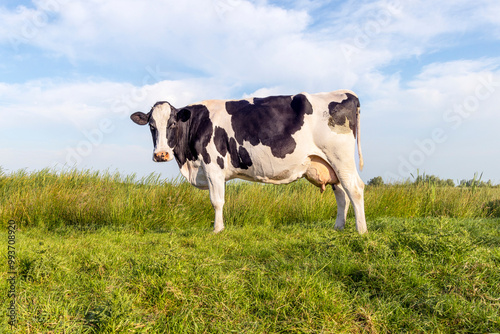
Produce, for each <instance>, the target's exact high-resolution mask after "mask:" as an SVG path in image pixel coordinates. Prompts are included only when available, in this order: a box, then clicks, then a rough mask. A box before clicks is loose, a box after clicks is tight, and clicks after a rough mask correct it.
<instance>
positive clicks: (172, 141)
mask: <svg viewBox="0 0 500 334" xmlns="http://www.w3.org/2000/svg"><path fill="white" fill-rule="evenodd" d="M188 112H189V113H188ZM187 114H189V118H188V119H186V115H187ZM184 119H185V121H184V122H183V121H182V120H184ZM168 123H169V131H167V133H168V138H167V139H168V145H169V146H170V147H172V148H173V149H174V156H175V159H176V160H177V163H178V164H179V166H182V165H184V164H185V163H186V161H187V160H189V161H195V160H198V156H199V155H201V156H202V158H203V161H204V162H205V163H206V164H209V163H210V162H211V161H212V159H211V158H210V155H209V154H208V152H207V145H208V143H209V142H210V139H211V138H212V133H213V125H212V121H211V120H210V117H209V112H208V109H207V107H206V106H204V105H199V104H197V105H192V106H188V107H185V108H182V110H180V111H178V110H175V109H173V111H172V114H171V115H170V119H169V122H168ZM170 127H171V128H170Z"/></svg>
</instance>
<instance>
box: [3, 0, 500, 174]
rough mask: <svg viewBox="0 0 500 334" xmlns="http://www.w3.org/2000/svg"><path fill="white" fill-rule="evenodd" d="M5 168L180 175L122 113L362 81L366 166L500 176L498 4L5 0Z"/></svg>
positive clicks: (374, 170) (373, 170)
mask: <svg viewBox="0 0 500 334" xmlns="http://www.w3.org/2000/svg"><path fill="white" fill-rule="evenodd" d="M0 22H2V23H1V24H0V166H2V168H3V169H4V170H7V171H15V170H18V169H21V168H27V169H28V170H38V169H42V168H45V167H50V168H63V167H64V166H66V167H68V166H69V167H77V168H91V169H94V170H105V169H109V170H111V171H114V170H118V171H120V172H122V173H126V174H129V173H137V175H139V176H143V175H148V174H149V173H151V172H160V173H161V174H162V175H163V176H165V177H175V176H176V175H178V168H177V165H176V164H175V163H174V162H172V163H166V164H157V163H153V162H152V160H151V153H152V143H151V139H150V138H151V137H150V134H149V133H148V130H147V128H140V127H138V126H136V125H135V124H133V123H132V122H131V121H130V120H129V118H128V116H129V115H130V114H131V113H133V112H135V111H137V110H142V111H147V110H149V109H150V107H151V106H152V105H153V104H154V103H155V102H156V101H158V100H168V101H169V102H171V103H172V104H173V105H175V106H178V107H179V106H182V105H186V104H190V103H194V102H197V101H200V100H203V99H212V98H241V97H246V96H249V95H256V96H267V95H272V94H295V93H299V92H303V91H306V92H310V93H314V92H321V91H331V90H336V89H341V88H348V89H352V90H354V91H355V92H356V93H357V94H358V95H359V97H360V100H361V107H362V109H361V110H362V118H361V122H362V123H361V127H362V130H361V131H362V133H361V144H362V148H363V154H364V159H365V169H364V171H363V172H362V173H361V177H362V179H363V180H365V182H366V181H368V180H369V179H370V178H372V177H375V176H383V177H384V179H386V180H398V179H405V178H408V177H410V173H413V174H414V175H415V173H416V172H417V170H419V172H420V173H423V172H425V173H427V174H434V175H438V176H440V177H442V178H452V179H454V180H455V181H456V180H461V179H470V178H472V177H473V175H474V173H475V172H479V173H483V179H491V180H492V181H493V182H495V183H500V169H499V168H498V166H500V154H499V153H500V152H499V149H498V143H500V131H498V129H497V128H498V126H499V124H500V113H499V109H500V107H499V105H500V2H499V1H498V0H491V1H490V0H483V1H476V2H471V1H465V0H455V1H441V2H435V1H429V0H421V1H402V0H384V1H361V0H360V1H326V0H325V1H323V0H320V1H309V0H296V1H264V0H259V1H245V0H186V1H182V2H179V1H165V0H143V1H132V0H121V1H117V0H108V1H89V0H85V1H84V0H71V1H70V0H37V1H11V0H8V1H3V2H2V4H1V5H0Z"/></svg>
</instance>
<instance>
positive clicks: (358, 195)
mask: <svg viewBox="0 0 500 334" xmlns="http://www.w3.org/2000/svg"><path fill="white" fill-rule="evenodd" d="M338 174H340V175H338V177H339V180H340V182H341V183H342V187H343V188H344V190H345V192H346V193H347V196H349V199H350V200H351V203H352V206H353V208H354V215H355V216H356V230H358V232H359V233H360V234H362V233H365V232H367V228H366V218H365V203H364V194H363V191H364V188H365V184H364V183H363V181H362V180H361V178H360V177H359V175H358V172H357V170H356V168H355V167H354V169H353V170H351V171H350V172H343V173H342V172H341V173H338Z"/></svg>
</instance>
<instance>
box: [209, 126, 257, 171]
mask: <svg viewBox="0 0 500 334" xmlns="http://www.w3.org/2000/svg"><path fill="white" fill-rule="evenodd" d="M214 144H215V148H216V149H217V152H219V153H220V154H221V155H222V156H223V157H225V156H226V154H227V153H228V152H229V157H230V160H231V165H233V167H234V168H241V169H248V167H250V166H252V159H251V158H250V154H248V151H247V150H246V149H245V148H244V147H243V146H238V143H236V140H235V139H234V138H231V139H229V137H228V135H227V132H226V130H225V129H223V128H221V127H218V126H216V127H215V130H214ZM217 163H218V164H219V166H221V168H224V167H223V166H224V161H223V160H222V159H221V163H219V158H217Z"/></svg>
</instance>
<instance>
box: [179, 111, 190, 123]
mask: <svg viewBox="0 0 500 334" xmlns="http://www.w3.org/2000/svg"><path fill="white" fill-rule="evenodd" d="M190 117H191V111H190V110H189V109H185V108H184V109H181V110H180V111H179V112H178V113H177V116H176V118H177V121H181V122H186V121H187V120H188V119H189V118H190Z"/></svg>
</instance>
